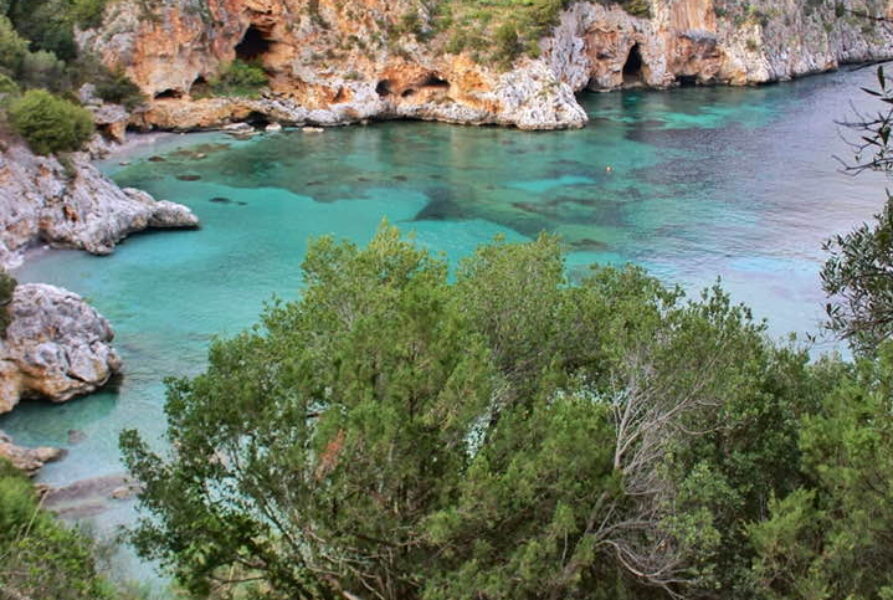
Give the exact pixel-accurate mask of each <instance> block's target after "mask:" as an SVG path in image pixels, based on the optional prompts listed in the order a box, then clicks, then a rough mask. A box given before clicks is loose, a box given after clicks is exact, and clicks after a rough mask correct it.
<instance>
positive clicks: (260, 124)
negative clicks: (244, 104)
mask: <svg viewBox="0 0 893 600" xmlns="http://www.w3.org/2000/svg"><path fill="white" fill-rule="evenodd" d="M245 122H246V123H248V124H249V125H251V126H252V127H254V128H255V129H264V128H265V127H266V126H267V125H269V124H270V123H272V121H270V117H268V116H267V115H265V114H264V113H262V112H257V111H254V110H253V111H251V113H250V114H249V115H248V116H247V117H246V118H245Z"/></svg>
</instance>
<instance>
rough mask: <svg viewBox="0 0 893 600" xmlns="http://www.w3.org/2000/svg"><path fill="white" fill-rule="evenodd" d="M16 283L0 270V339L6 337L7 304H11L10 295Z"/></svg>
mask: <svg viewBox="0 0 893 600" xmlns="http://www.w3.org/2000/svg"><path fill="white" fill-rule="evenodd" d="M16 285H18V282H17V281H16V280H15V279H14V278H13V277H12V276H11V275H9V274H8V273H7V272H6V271H4V270H2V269H0V337H4V336H5V335H6V328H7V327H8V326H9V321H10V316H9V310H8V309H9V304H10V303H11V302H12V294H13V292H14V291H15V289H16Z"/></svg>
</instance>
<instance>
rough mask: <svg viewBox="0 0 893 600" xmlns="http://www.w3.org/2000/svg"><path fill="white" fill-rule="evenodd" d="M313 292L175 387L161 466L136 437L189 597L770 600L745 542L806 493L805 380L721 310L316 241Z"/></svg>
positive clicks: (140, 472)
mask: <svg viewBox="0 0 893 600" xmlns="http://www.w3.org/2000/svg"><path fill="white" fill-rule="evenodd" d="M304 282H305V284H306V288H305V290H304V292H303V296H302V299H301V300H300V301H297V302H292V303H287V304H283V303H274V304H273V305H271V306H270V307H269V308H268V309H267V311H266V313H265V314H264V316H263V319H262V324H261V325H260V326H258V327H255V328H254V329H252V330H251V331H248V332H245V333H243V334H242V335H240V336H237V337H236V338H233V339H231V340H228V341H219V342H216V343H215V344H214V345H213V347H212V349H211V352H210V357H209V358H210V365H209V367H208V370H207V372H206V373H205V374H203V375H200V376H198V377H197V378H195V379H192V380H178V381H175V382H171V384H170V386H169V391H168V402H167V405H166V410H167V413H168V417H169V431H168V441H169V442H170V447H171V453H172V454H171V456H170V458H165V457H164V456H162V455H160V454H158V453H155V452H153V451H152V449H151V448H150V447H149V446H148V445H147V444H146V443H145V442H144V441H143V440H141V439H140V437H139V435H138V433H136V432H135V431H128V432H125V433H124V434H123V435H122V439H121V444H122V449H123V451H124V455H125V461H126V463H127V465H128V467H129V469H130V470H131V472H132V473H133V474H134V475H135V476H136V477H137V478H138V479H139V480H140V481H142V482H144V484H145V490H144V492H143V493H142V494H141V496H140V498H141V505H142V507H143V509H144V510H146V511H148V513H149V514H148V515H147V518H145V519H144V520H142V521H141V523H140V525H139V526H138V527H137V528H136V530H135V531H134V532H133V539H134V542H135V543H136V546H137V548H138V550H139V551H140V552H141V553H142V554H143V555H144V556H148V557H153V558H158V559H161V560H162V561H163V562H164V563H166V564H167V565H168V566H171V567H173V569H174V570H175V572H176V573H177V574H178V576H179V577H180V579H181V580H183V581H184V582H185V583H187V585H188V586H189V587H190V589H192V590H194V591H196V592H207V591H209V590H210V589H212V588H214V587H216V586H228V585H232V584H241V585H243V586H250V585H252V582H255V589H254V592H255V593H257V594H259V595H260V596H262V597H265V598H335V597H343V596H344V595H346V594H347V595H349V594H354V595H362V596H369V597H376V598H384V599H397V598H399V599H401V600H403V599H412V598H425V599H429V600H433V599H441V598H456V597H481V598H493V599H495V598H531V599H539V598H543V599H545V598H593V599H596V598H617V597H618V595H617V594H618V593H620V594H628V595H630V596H631V597H645V595H647V594H669V595H673V594H678V593H680V592H682V591H686V590H694V591H696V590H701V591H703V590H710V589H713V588H714V587H715V586H717V585H727V584H728V583H729V581H733V583H735V584H736V585H739V587H740V590H739V591H740V593H738V597H742V598H743V597H747V592H752V591H753V588H752V587H749V588H748V587H747V585H749V584H750V580H748V579H747V577H746V575H748V574H749V573H750V571H749V565H750V560H751V559H752V558H753V557H754V556H755V552H754V550H753V549H752V546H751V545H749V544H748V543H747V539H746V538H745V536H744V532H743V529H742V528H741V527H740V526H739V524H740V523H741V522H742V521H750V520H757V519H759V518H760V515H761V511H762V510H763V508H764V507H765V505H766V504H767V503H768V502H769V499H770V498H771V497H772V494H778V495H785V494H787V493H788V492H789V491H791V490H793V489H794V488H795V487H796V486H797V484H798V481H799V479H798V473H799V471H798V467H799V457H798V448H797V436H796V427H795V426H796V423H797V418H798V416H799V414H800V412H801V411H804V410H807V409H808V407H809V406H810V405H811V404H810V403H811V401H812V399H813V393H812V386H813V382H812V379H811V371H810V370H809V368H808V367H807V362H806V358H805V356H804V355H803V354H802V353H798V352H794V351H791V350H788V349H785V348H781V349H779V348H775V347H774V346H772V345H771V344H769V343H768V342H767V341H766V340H765V339H764V337H763V326H762V325H760V324H758V323H754V322H753V321H752V319H751V317H750V314H749V312H748V311H747V310H745V309H744V308H743V307H740V306H735V305H732V304H731V303H730V302H729V300H728V297H727V296H725V295H724V294H722V293H721V292H720V291H719V290H712V291H708V292H706V293H705V295H704V296H703V298H701V299H700V300H697V301H689V300H686V299H685V297H684V296H683V294H682V293H681V292H680V291H679V290H673V289H671V290H667V289H665V288H664V287H663V286H661V285H660V284H659V283H658V282H657V281H656V280H654V279H653V278H650V277H648V276H647V275H646V274H644V272H642V271H641V270H640V269H635V268H627V269H623V270H615V269H596V270H595V271H594V272H593V274H592V275H591V276H589V277H587V278H585V279H584V280H583V281H581V282H579V283H578V284H577V285H570V284H569V282H568V281H567V280H566V279H565V276H564V264H563V260H562V257H561V253H560V251H559V245H558V243H557V241H556V240H554V239H551V238H548V237H541V238H540V239H538V240H537V241H535V242H532V243H529V244H521V245H510V244H504V243H497V244H494V245H490V246H485V247H482V248H481V249H480V250H479V251H478V252H476V253H475V254H474V255H473V256H472V257H470V258H469V259H467V260H466V261H464V262H463V264H462V265H461V266H460V268H459V269H458V272H457V273H456V277H455V280H454V281H451V280H450V279H449V278H448V269H447V265H446V264H445V263H444V262H443V261H442V260H440V259H437V258H434V257H432V256H431V255H429V254H428V253H427V252H424V251H422V250H419V249H418V248H416V247H415V246H413V245H412V244H411V243H408V242H406V241H402V240H401V239H400V237H399V234H398V233H397V232H396V231H395V230H393V229H391V228H385V229H382V230H381V231H380V232H379V233H378V234H377V235H376V237H375V238H374V239H373V241H372V242H371V243H370V245H369V246H368V247H367V248H364V249H359V248H357V247H355V246H354V245H352V244H348V243H341V244H339V243H335V242H334V241H332V240H331V239H328V238H323V239H322V240H319V241H317V242H315V243H314V244H313V245H312V246H311V248H310V250H309V252H308V255H307V258H306V260H305V262H304ZM728 565H732V566H734V567H735V568H734V569H733V570H732V572H731V573H732V574H728V573H725V572H720V571H721V570H722V569H721V567H725V566H728ZM742 572H744V574H742ZM736 577H737V578H738V579H741V581H740V582H739V581H738V580H737V579H735V578H736Z"/></svg>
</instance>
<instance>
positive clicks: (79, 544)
mask: <svg viewBox="0 0 893 600" xmlns="http://www.w3.org/2000/svg"><path fill="white" fill-rule="evenodd" d="M0 597H2V598H11V599H16V600H19V599H22V598H28V599H38V598H40V599H49V598H52V599H53V600H102V599H104V598H112V597H114V596H113V594H112V588H111V587H110V586H109V584H108V583H107V582H106V581H105V580H104V579H103V578H102V577H100V576H99V575H98V574H97V571H96V566H95V564H94V559H93V554H92V544H91V543H90V540H89V539H88V538H86V537H85V536H84V535H82V534H81V533H78V532H77V531H74V530H71V529H68V528H66V527H64V526H62V525H61V524H59V523H58V522H57V521H56V520H55V519H54V518H53V517H52V516H51V515H50V514H49V513H47V512H46V511H44V510H42V509H41V508H40V506H39V502H38V498H37V494H36V492H35V489H34V486H32V485H31V483H30V482H29V481H28V480H27V478H26V477H25V476H24V475H22V474H21V473H19V472H18V471H16V470H15V469H14V468H13V467H12V466H10V465H9V463H7V462H6V461H4V460H2V459H0Z"/></svg>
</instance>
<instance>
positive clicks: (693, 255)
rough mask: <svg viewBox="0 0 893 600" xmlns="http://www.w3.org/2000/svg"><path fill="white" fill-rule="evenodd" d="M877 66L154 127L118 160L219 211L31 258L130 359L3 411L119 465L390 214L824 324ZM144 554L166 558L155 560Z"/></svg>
mask: <svg viewBox="0 0 893 600" xmlns="http://www.w3.org/2000/svg"><path fill="white" fill-rule="evenodd" d="M634 66H635V65H633V67H634ZM633 67H631V72H630V75H631V76H633V75H634V73H633V72H632V69H633ZM871 79H872V73H871V71H870V70H863V71H857V72H845V71H842V72H839V73H833V74H829V75H823V76H817V77H812V78H808V79H804V80H800V81H797V82H793V83H787V84H781V85H776V86H768V87H761V88H747V89H729V88H683V89H677V90H673V91H665V92H649V91H644V90H630V91H625V92H620V93H611V94H599V95H595V94H592V95H587V96H585V97H584V100H583V103H584V106H585V107H586V109H587V110H588V112H589V116H590V125H589V126H588V127H587V128H585V129H583V130H578V131H562V132H549V133H532V132H522V131H517V130H509V129H497V128H473V127H462V126H449V125H441V124H430V123H418V122H388V123H378V124H374V125H372V126H369V127H348V128H339V129H332V130H328V131H326V132H325V133H323V134H317V135H309V134H303V133H301V132H300V131H294V132H292V131H289V132H284V133H280V134H275V135H266V136H258V137H257V138H254V139H252V140H243V141H238V140H234V139H232V138H229V137H227V136H225V135H222V134H217V133H210V134H195V135H186V136H163V137H160V138H158V141H157V142H155V143H153V144H146V145H141V146H137V147H135V148H134V149H133V150H131V151H130V152H129V154H128V155H127V156H122V155H118V156H116V157H114V159H112V160H110V161H109V162H108V163H107V164H105V165H104V169H105V170H106V172H108V173H109V174H110V175H111V176H112V177H114V178H115V179H116V180H117V181H118V182H119V183H121V184H122V185H129V186H135V187H140V188H144V189H146V190H147V191H149V192H151V193H152V194H154V195H155V196H156V197H158V198H166V199H170V200H175V201H177V202H181V203H183V204H186V205H188V206H189V207H190V208H192V209H193V211H195V213H196V214H197V215H198V216H199V217H200V218H201V219H202V222H203V228H202V229H201V230H199V231H194V232H164V233H157V234H156V233H152V234H145V235H138V236H135V237H133V238H131V239H128V240H127V241H126V242H125V243H124V244H122V245H121V246H120V247H119V248H118V249H117V251H116V253H115V254H114V255H113V256H111V257H105V258H97V257H91V256H88V255H86V254H84V253H81V252H74V251H52V252H41V253H38V254H37V255H35V256H34V257H33V258H32V260H30V261H29V262H28V263H27V264H26V265H25V266H24V267H23V268H21V269H19V270H18V271H17V272H16V276H17V277H18V278H19V279H20V280H21V281H40V282H46V283H52V284H56V285H61V286H64V287H66V288H69V289H71V290H73V291H75V292H77V293H79V294H81V295H83V296H85V297H87V298H89V299H90V301H91V302H92V303H93V304H94V305H95V306H96V307H97V308H98V309H99V310H100V312H102V313H103V314H104V315H105V316H106V317H107V318H109V320H110V321H111V322H112V323H113V325H114V327H115V329H116V332H117V341H116V343H117V346H118V348H119V349H120V351H121V354H122V355H123V358H124V360H125V365H126V367H125V368H126V374H125V377H124V378H123V379H122V381H121V382H120V383H119V384H118V385H117V386H115V387H114V388H110V389H107V390H105V391H103V392H100V393H98V394H95V395H93V396H90V397H87V398H83V399H79V400H76V401H73V402H70V403H67V404H64V405H56V406H50V405H46V404H42V403H24V404H22V405H20V406H19V407H18V408H16V410H15V411H14V412H12V413H11V414H9V415H6V416H4V417H2V418H0V429H3V430H5V431H7V432H9V433H10V434H11V435H13V436H14V438H15V439H16V441H17V442H18V443H22V444H26V445H43V444H48V445H55V446H61V447H64V448H66V449H68V451H69V455H68V457H67V458H66V459H65V460H63V461H62V462H60V463H56V464H52V465H48V466H47V467H46V468H45V470H44V471H43V473H42V474H41V480H42V481H44V482H46V483H49V484H52V485H66V484H70V483H72V482H76V481H81V480H84V479H88V478H95V477H107V476H114V475H115V474H119V473H120V472H121V471H122V466H121V464H120V461H119V458H118V456H119V454H118V450H117V436H118V433H119V432H120V431H121V430H122V429H123V428H125V427H137V428H139V429H140V430H141V431H143V433H144V435H145V436H146V437H149V438H157V439H160V437H161V436H162V434H163V432H164V426H165V424H164V413H163V402H164V384H163V380H164V378H166V377H168V376H182V375H194V374H196V373H198V372H200V371H201V370H202V368H203V365H204V360H205V353H206V350H207V347H208V343H209V342H210V340H211V339H213V337H214V336H218V335H222V336H227V335H232V334H235V333H236V332H238V331H240V330H241V329H243V328H245V327H248V326H250V325H251V324H252V323H253V322H254V321H255V319H256V317H257V315H258V313H259V311H260V310H261V308H262V306H263V303H264V302H265V301H267V300H269V299H270V298H271V296H272V295H274V294H275V295H278V296H280V297H283V298H286V299H288V298H294V297H295V296H296V295H297V293H298V291H299V289H300V277H299V275H300V274H299V265H300V262H301V258H302V256H303V254H304V252H305V249H306V244H307V240H308V238H309V237H312V236H319V235H325V234H333V235H335V236H336V237H339V238H349V239H351V240H354V241H356V242H358V243H365V242H366V241H367V240H368V239H369V238H370V237H371V236H372V234H373V232H374V231H375V228H376V226H377V225H378V224H379V222H380V221H381V219H382V218H387V219H388V220H389V221H391V222H392V223H394V224H397V225H398V226H399V227H400V228H401V229H402V230H403V231H404V232H406V233H410V232H411V233H413V234H414V235H415V238H416V239H417V240H418V243H420V244H422V245H424V246H426V247H429V248H431V249H433V250H435V251H439V252H444V253H445V254H446V255H447V256H448V257H449V258H450V260H451V261H453V262H455V261H457V260H459V259H460V258H461V257H462V256H465V255H467V254H468V253H469V252H471V251H472V250H473V248H474V247H475V246H476V245H478V244H480V243H483V242H486V241H488V240H490V239H492V238H493V236H495V235H503V236H505V237H506V238H507V239H509V240H519V241H520V240H525V239H530V238H531V237H532V236H535V235H537V234H538V233H539V232H540V231H548V232H551V233H555V234H557V235H560V236H561V237H562V239H563V240H564V243H565V245H566V248H567V251H568V269H569V271H570V272H571V273H572V274H573V273H575V272H578V271H580V270H583V269H585V268H586V266H587V265H589V264H591V263H608V264H622V263H625V262H633V263H636V264H640V265H643V266H644V267H646V268H647V269H649V270H650V271H651V272H652V273H654V274H655V275H657V276H658V277H660V278H661V279H663V280H664V281H666V282H668V283H678V284H680V285H682V286H684V287H685V288H686V289H688V290H690V291H691V292H696V290H698V289H700V288H702V287H704V286H706V285H710V284H712V283H713V282H714V281H715V280H716V278H717V277H718V276H721V277H722V280H723V285H724V287H725V288H726V289H728V290H729V291H730V292H731V293H732V296H733V298H734V299H735V300H738V301H744V302H746V303H748V304H749V305H751V306H752V307H753V308H754V311H755V313H756V314H757V315H758V316H760V317H766V318H768V319H769V326H770V333H771V334H772V335H775V336H781V335H783V334H785V333H787V332H790V331H794V332H798V333H800V334H803V333H806V332H813V333H815V332H818V330H819V322H820V319H821V317H822V308H821V307H822V294H821V290H820V287H819V282H818V277H817V273H818V269H819V266H820V264H821V261H822V260H823V253H822V250H821V242H822V240H824V239H825V238H827V237H828V236H830V235H832V234H833V233H836V232H842V231H845V230H848V229H850V228H851V227H852V226H853V225H854V224H856V223H858V222H861V221H863V220H865V219H867V218H869V217H870V216H871V215H872V214H873V213H874V212H876V211H877V210H878V209H879V207H880V205H881V203H882V201H883V198H884V187H885V183H886V182H885V179H884V177H883V176H881V175H879V174H874V173H866V174H863V175H862V176H860V177H856V178H853V177H850V176H847V175H845V174H842V173H840V172H839V171H838V164H837V163H836V162H835V161H834V159H833V158H832V156H833V155H835V154H838V155H840V156H843V157H846V156H848V154H847V153H848V151H849V150H848V148H847V146H846V144H845V143H844V142H843V141H842V140H841V138H840V136H839V132H838V130H837V127H836V126H835V124H834V122H833V121H834V119H840V118H844V117H846V116H847V114H849V111H850V110H851V109H850V105H849V103H850V101H854V102H857V103H859V104H860V105H861V104H863V103H864V102H866V98H865V97H864V94H862V93H861V92H859V87H860V86H865V85H871ZM868 106H869V107H870V105H868ZM153 157H155V158H153ZM122 161H123V162H127V163H129V164H127V165H123V166H122V165H120V164H119V163H120V162H122ZM827 347H830V346H829V345H825V346H822V348H827ZM82 509H83V507H82ZM71 516H73V517H82V518H84V519H87V520H88V521H91V522H92V523H94V524H95V526H96V527H97V529H98V530H99V531H100V532H106V533H110V532H112V531H113V530H114V528H115V526H117V525H119V524H124V523H128V522H130V521H131V520H132V519H133V518H134V510H133V504H132V502H131V501H127V500H124V501H117V500H110V499H106V498H100V499H98V500H96V501H95V502H94V504H93V505H92V508H88V509H83V510H81V511H80V512H78V511H77V510H73V512H72V513H71ZM141 569H142V571H141ZM130 572H131V573H135V574H136V575H135V576H136V577H137V578H141V579H142V578H146V577H148V575H147V573H148V567H146V566H145V565H143V566H142V567H141V566H139V564H138V563H136V562H133V563H132V565H131V569H130Z"/></svg>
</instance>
